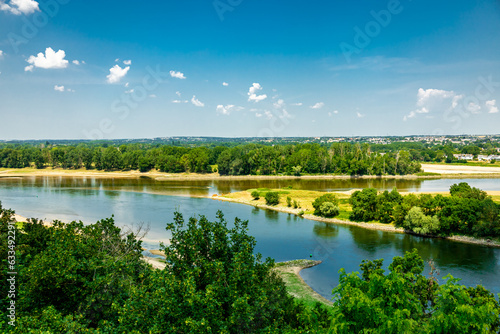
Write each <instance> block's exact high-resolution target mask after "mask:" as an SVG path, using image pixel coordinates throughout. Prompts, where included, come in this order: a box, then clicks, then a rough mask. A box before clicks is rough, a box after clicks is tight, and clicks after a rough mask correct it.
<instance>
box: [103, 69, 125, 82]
mask: <svg viewBox="0 0 500 334" xmlns="http://www.w3.org/2000/svg"><path fill="white" fill-rule="evenodd" d="M128 70H130V66H127V67H125V68H121V67H120V65H115V66H113V67H111V68H110V69H109V74H108V75H107V76H106V78H108V83H116V82H120V80H121V79H122V78H123V77H124V76H126V75H127V72H128Z"/></svg>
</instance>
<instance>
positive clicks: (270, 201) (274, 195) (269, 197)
mask: <svg viewBox="0 0 500 334" xmlns="http://www.w3.org/2000/svg"><path fill="white" fill-rule="evenodd" d="M265 199H266V204H267V205H277V204H279V202H280V195H279V194H278V192H276V191H268V192H267V193H266V196H265Z"/></svg>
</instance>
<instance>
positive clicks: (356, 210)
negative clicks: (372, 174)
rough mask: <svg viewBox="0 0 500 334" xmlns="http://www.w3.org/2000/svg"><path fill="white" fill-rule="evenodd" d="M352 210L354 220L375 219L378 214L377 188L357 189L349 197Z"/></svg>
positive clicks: (351, 217)
mask: <svg viewBox="0 0 500 334" xmlns="http://www.w3.org/2000/svg"><path fill="white" fill-rule="evenodd" d="M349 204H351V205H352V212H351V214H350V216H349V218H350V219H351V220H354V221H371V220H375V218H376V214H377V189H374V188H366V189H363V190H362V191H359V190H357V191H355V192H354V193H353V194H352V195H351V197H350V198H349Z"/></svg>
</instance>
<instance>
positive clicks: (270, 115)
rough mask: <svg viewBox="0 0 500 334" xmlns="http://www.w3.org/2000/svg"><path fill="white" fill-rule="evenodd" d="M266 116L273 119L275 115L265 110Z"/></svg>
mask: <svg viewBox="0 0 500 334" xmlns="http://www.w3.org/2000/svg"><path fill="white" fill-rule="evenodd" d="M264 115H265V116H266V118H267V119H271V118H273V114H272V113H271V112H270V111H269V110H265V111H264Z"/></svg>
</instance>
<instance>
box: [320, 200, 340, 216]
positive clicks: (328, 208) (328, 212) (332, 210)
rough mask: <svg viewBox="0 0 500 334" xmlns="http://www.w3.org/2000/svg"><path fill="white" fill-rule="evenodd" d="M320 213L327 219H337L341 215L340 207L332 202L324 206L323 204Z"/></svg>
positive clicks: (325, 203)
mask: <svg viewBox="0 0 500 334" xmlns="http://www.w3.org/2000/svg"><path fill="white" fill-rule="evenodd" d="M319 211H320V213H321V216H323V217H327V218H333V217H336V216H338V215H339V213H340V210H339V207H338V206H336V205H335V204H333V203H332V202H324V203H323V204H321V206H320V208H319Z"/></svg>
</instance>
